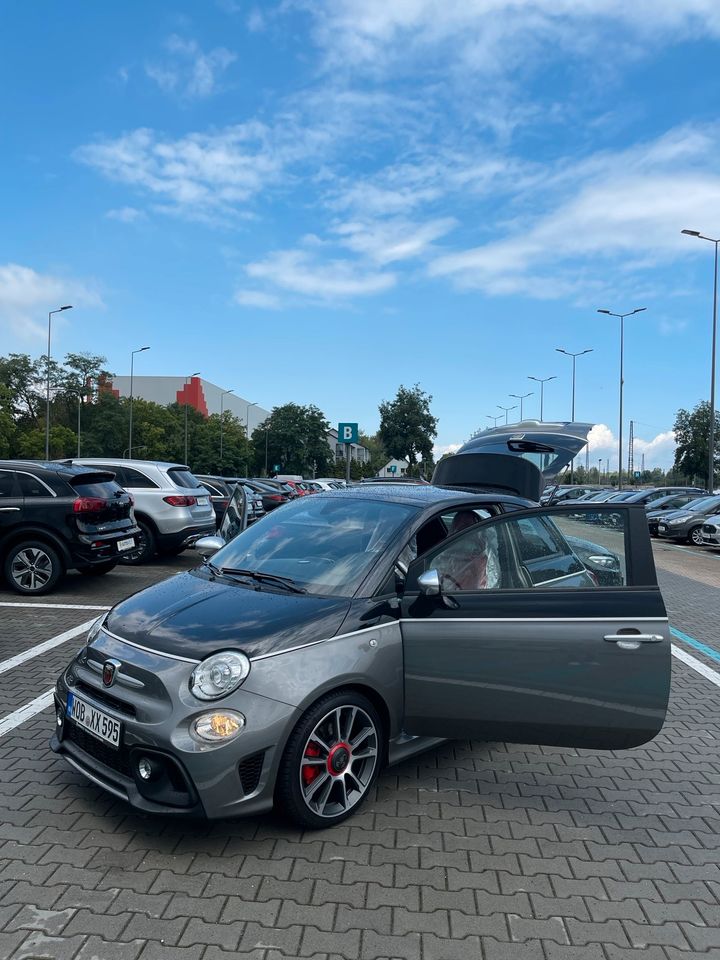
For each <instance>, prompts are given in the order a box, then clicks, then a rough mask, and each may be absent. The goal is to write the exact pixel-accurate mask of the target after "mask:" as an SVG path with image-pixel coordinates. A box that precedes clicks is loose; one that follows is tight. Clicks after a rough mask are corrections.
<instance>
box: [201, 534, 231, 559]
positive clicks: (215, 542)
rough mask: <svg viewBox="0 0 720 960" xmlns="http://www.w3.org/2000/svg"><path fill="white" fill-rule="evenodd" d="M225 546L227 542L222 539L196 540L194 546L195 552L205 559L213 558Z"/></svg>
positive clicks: (203, 538)
mask: <svg viewBox="0 0 720 960" xmlns="http://www.w3.org/2000/svg"><path fill="white" fill-rule="evenodd" d="M224 546H225V541H224V540H223V538H222V537H200V539H199V540H196V541H195V543H194V544H193V550H197V552H198V553H199V554H200V555H201V556H203V557H211V556H212V555H213V554H214V553H217V552H218V550H219V549H220V548H221V547H224Z"/></svg>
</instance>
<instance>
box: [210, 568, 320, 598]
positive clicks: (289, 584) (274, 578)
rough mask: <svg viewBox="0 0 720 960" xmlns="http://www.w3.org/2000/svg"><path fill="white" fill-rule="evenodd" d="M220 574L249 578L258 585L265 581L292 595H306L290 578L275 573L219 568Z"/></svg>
mask: <svg viewBox="0 0 720 960" xmlns="http://www.w3.org/2000/svg"><path fill="white" fill-rule="evenodd" d="M220 573H224V574H227V575H228V576H230V577H250V578H251V579H252V580H257V581H259V582H260V583H262V582H263V581H267V582H268V583H274V584H277V586H280V587H285V589H286V590H290V591H291V592H292V593H307V590H306V589H305V587H299V586H298V585H297V584H296V583H295V581H294V580H293V578H292V577H281V576H280V575H279V574H277V573H263V571H262V570H244V569H242V568H238V567H221V568H220Z"/></svg>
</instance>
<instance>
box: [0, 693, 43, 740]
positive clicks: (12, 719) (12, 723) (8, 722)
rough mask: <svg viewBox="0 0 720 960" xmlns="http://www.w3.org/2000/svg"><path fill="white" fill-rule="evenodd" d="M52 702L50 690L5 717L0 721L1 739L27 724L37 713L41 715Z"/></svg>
mask: <svg viewBox="0 0 720 960" xmlns="http://www.w3.org/2000/svg"><path fill="white" fill-rule="evenodd" d="M52 701H53V691H52V688H50V690H46V691H45V693H41V694H40V696H39V697H35V699H34V700H31V701H30V702H29V703H26V704H25V705H24V706H22V707H18V709H17V710H14V711H13V712H12V713H9V714H8V715H7V716H6V717H3V718H2V720H0V737H4V736H5V734H6V733H10V731H11V730H14V729H15V727H19V726H20V724H21V723H25V721H26V720H29V719H30V717H34V716H35V714H36V713H40V711H41V710H44V709H45V708H46V707H49V706H50V704H51V703H52Z"/></svg>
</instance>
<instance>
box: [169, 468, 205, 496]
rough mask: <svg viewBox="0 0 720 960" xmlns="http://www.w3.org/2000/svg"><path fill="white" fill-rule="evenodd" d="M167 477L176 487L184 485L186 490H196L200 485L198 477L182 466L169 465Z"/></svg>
mask: <svg viewBox="0 0 720 960" xmlns="http://www.w3.org/2000/svg"><path fill="white" fill-rule="evenodd" d="M167 475H168V477H170V479H171V480H172V482H173V483H174V484H175V486H176V487H185V488H187V489H188V490H197V489H198V487H200V486H201V484H200V481H199V480H198V478H197V477H196V476H195V475H194V474H192V473H190V471H189V470H187V469H185V468H183V467H170V469H169V470H168V472H167Z"/></svg>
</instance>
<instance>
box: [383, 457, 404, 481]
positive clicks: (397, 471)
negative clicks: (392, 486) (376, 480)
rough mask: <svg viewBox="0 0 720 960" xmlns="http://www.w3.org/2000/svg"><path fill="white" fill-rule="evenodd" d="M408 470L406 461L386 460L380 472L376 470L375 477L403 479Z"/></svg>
mask: <svg viewBox="0 0 720 960" xmlns="http://www.w3.org/2000/svg"><path fill="white" fill-rule="evenodd" d="M393 468H394V469H393ZM409 468H410V462H409V461H408V460H395V459H393V460H388V462H387V463H386V464H385V466H384V467H383V468H382V470H378V473H377V475H378V476H379V477H389V478H390V479H397V477H404V476H405V474H406V473H407V471H408V469H409Z"/></svg>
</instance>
